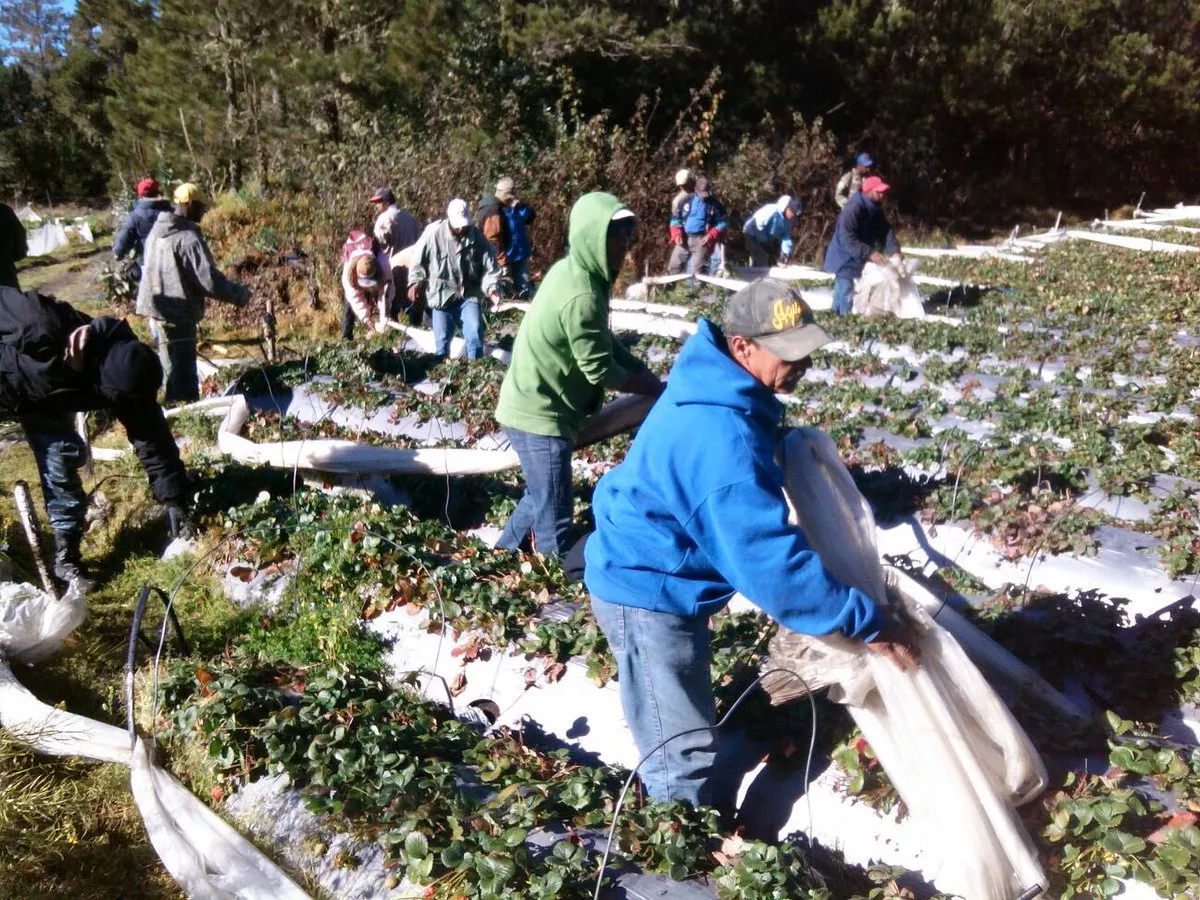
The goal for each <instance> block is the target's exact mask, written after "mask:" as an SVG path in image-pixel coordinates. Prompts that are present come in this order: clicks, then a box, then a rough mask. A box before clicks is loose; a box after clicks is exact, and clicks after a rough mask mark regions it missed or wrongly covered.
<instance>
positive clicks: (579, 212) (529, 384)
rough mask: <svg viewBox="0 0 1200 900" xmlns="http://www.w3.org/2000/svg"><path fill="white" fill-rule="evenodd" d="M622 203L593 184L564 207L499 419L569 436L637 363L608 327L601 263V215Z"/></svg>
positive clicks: (609, 277)
mask: <svg viewBox="0 0 1200 900" xmlns="http://www.w3.org/2000/svg"><path fill="white" fill-rule="evenodd" d="M624 208H625V207H624V204H622V203H621V201H620V200H618V199H617V198H616V197H614V196H613V195H612V194H605V193H600V192H596V193H591V194H584V195H583V196H582V197H580V198H579V199H578V200H577V201H576V202H575V205H574V206H573V207H572V208H571V220H570V225H569V227H568V231H567V234H568V238H569V240H570V249H569V251H568V252H567V256H566V258H564V259H560V260H559V261H558V262H556V263H555V264H554V265H553V266H552V267H551V269H550V271H549V272H547V273H546V278H545V280H543V281H542V284H541V286H540V287H539V288H538V291H537V294H536V295H535V296H534V299H533V303H532V304H530V307H529V312H527V313H526V314H525V318H524V319H523V320H522V321H521V327H520V330H518V331H517V340H516V343H515V344H514V345H513V353H512V362H511V363H510V364H509V367H508V372H507V373H506V374H505V376H504V384H503V385H501V387H500V403H499V405H498V406H497V407H496V419H497V421H499V422H500V424H502V425H507V426H508V427H509V428H516V429H518V430H519V431H527V432H529V433H530V434H541V435H551V436H555V437H566V438H570V439H572V440H574V438H575V436H576V435H577V434H578V433H579V430H580V429H581V428H582V427H583V424H584V422H586V421H587V419H588V418H590V417H591V416H592V415H593V414H594V413H595V412H596V411H597V410H598V409H599V408H600V404H601V402H602V401H603V399H604V389H605V388H606V387H607V388H612V387H616V386H617V385H619V384H621V383H622V382H624V381H625V379H627V378H628V377H629V375H630V374H631V373H632V372H634V371H636V370H637V369H640V368H642V364H641V363H640V362H639V361H638V360H637V359H636V358H635V357H634V356H633V354H632V353H630V352H629V350H627V349H626V348H625V346H624V345H623V344H621V342H620V341H618V340H617V339H616V338H615V337H613V334H612V332H611V331H610V330H609V328H608V301H609V296H610V295H611V293H612V285H613V280H614V279H615V278H616V276H617V273H616V272H610V271H609V270H608V223H609V222H610V221H611V220H612V217H613V214H614V213H616V212H617V211H618V210H620V209H624Z"/></svg>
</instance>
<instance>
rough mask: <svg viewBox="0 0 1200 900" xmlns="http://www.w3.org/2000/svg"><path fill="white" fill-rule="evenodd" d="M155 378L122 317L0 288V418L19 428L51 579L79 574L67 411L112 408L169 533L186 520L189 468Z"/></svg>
mask: <svg viewBox="0 0 1200 900" xmlns="http://www.w3.org/2000/svg"><path fill="white" fill-rule="evenodd" d="M162 377H163V375H162V364H161V363H160V362H159V361H158V354H156V353H155V352H154V350H153V349H151V348H150V347H148V346H146V345H145V344H143V343H141V342H140V341H139V340H138V339H137V337H136V336H135V335H134V333H133V330H132V329H131V328H130V327H129V324H128V323H127V322H125V320H124V319H115V318H112V317H110V316H99V317H97V318H95V319H93V318H91V317H90V316H87V315H85V314H84V313H81V312H79V310H77V309H75V308H74V307H72V306H70V305H69V304H67V303H62V302H60V301H58V300H55V299H54V298H52V297H43V296H40V295H39V294H38V293H37V292H36V291H29V292H28V293H21V292H20V291H18V290H16V289H15V288H10V287H4V288H0V419H16V420H17V421H18V422H20V423H21V426H22V427H23V429H24V431H25V436H26V438H27V440H28V441H29V444H30V447H31V448H32V449H33V454H34V458H35V459H36V460H37V466H38V473H39V475H40V476H41V482H42V493H43V496H44V497H45V501H46V514H47V517H48V518H49V520H50V526H51V528H53V529H54V572H55V574H56V575H57V576H58V577H59V578H60V579H62V580H63V581H64V582H69V581H71V580H73V579H75V578H78V577H80V576H81V575H82V567H81V561H80V553H79V544H80V541H81V539H82V537H83V526H84V514H85V513H86V511H87V494H86V493H85V492H84V490H83V483H82V481H81V480H80V478H79V471H78V470H79V467H80V466H81V465H83V463H84V461H85V457H86V450H85V448H84V446H83V441H82V439H81V438H80V437H79V435H78V434H76V433H75V431H74V430H73V428H72V427H71V425H72V422H71V413H73V412H79V411H83V410H93V409H109V410H112V411H113V413H114V414H115V415H116V417H117V419H118V420H119V421H120V422H121V424H122V425H123V426H124V427H125V433H126V434H127V435H128V436H129V442H130V443H131V444H133V449H134V452H135V453H136V454H137V456H138V459H139V460H140V461H141V464H142V468H143V469H144V470H145V472H146V476H147V477H148V478H149V480H150V487H151V490H152V491H153V493H154V498H155V499H156V500H157V501H158V502H159V503H162V504H163V505H165V506H166V507H167V510H168V513H169V515H170V518H171V523H172V528H173V530H177V529H178V527H179V526H180V525H182V524H184V523H186V522H187V509H188V479H187V470H186V469H185V468H184V466H183V462H182V460H180V458H179V448H178V447H176V445H175V439H174V438H173V437H172V436H171V430H170V428H169V427H168V426H167V420H166V417H165V416H164V415H163V411H162V407H161V406H159V405H158V400H157V395H158V389H159V387H160V386H161V385H162Z"/></svg>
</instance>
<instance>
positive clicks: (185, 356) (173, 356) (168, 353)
mask: <svg viewBox="0 0 1200 900" xmlns="http://www.w3.org/2000/svg"><path fill="white" fill-rule="evenodd" d="M150 334H151V335H152V336H153V337H154V340H155V342H156V343H157V344H158V359H159V361H160V362H161V363H162V367H163V383H164V384H165V385H166V388H167V389H166V392H165V394H164V396H163V402H164V403H171V402H172V401H175V400H188V401H191V400H199V399H200V376H199V374H198V373H197V372H196V341H197V339H198V338H199V334H200V329H199V326H198V325H197V324H196V323H195V322H167V321H165V320H164V319H151V320H150Z"/></svg>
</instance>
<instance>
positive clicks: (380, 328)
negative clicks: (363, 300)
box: [374, 318, 387, 334]
mask: <svg viewBox="0 0 1200 900" xmlns="http://www.w3.org/2000/svg"><path fill="white" fill-rule="evenodd" d="M374 327H375V333H376V334H383V333H384V332H385V331H387V321H386V320H384V319H382V318H380V319H376V320H375V326H374Z"/></svg>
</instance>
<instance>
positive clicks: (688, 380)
mask: <svg viewBox="0 0 1200 900" xmlns="http://www.w3.org/2000/svg"><path fill="white" fill-rule="evenodd" d="M659 402H660V403H662V402H666V403H670V404H673V405H675V406H692V405H700V406H724V407H728V408H729V409H733V410H736V411H737V412H739V413H743V414H745V415H748V416H750V417H752V418H754V419H760V420H762V421H764V422H768V423H773V424H778V423H779V421H780V419H781V417H782V416H783V404H782V403H780V402H779V401H778V400H777V399H775V394H774V392H773V391H772V390H771V389H770V388H768V387H767V386H766V385H764V384H763V383H762V382H761V381H759V380H758V379H757V378H755V377H754V376H753V375H751V374H750V373H749V372H747V371H746V370H745V369H743V368H742V367H741V366H739V365H738V364H737V362H736V361H735V360H734V358H733V357H732V356H730V355H729V349H728V346H727V344H726V342H725V335H724V334H723V333H722V332H721V329H720V328H718V327H717V326H716V325H714V324H713V323H712V322H710V321H709V320H708V319H701V320H700V321H699V322H698V323H697V325H696V333H695V334H694V335H692V336H691V337H690V338H688V339H687V342H686V343H684V345H683V349H682V350H680V351H679V357H678V358H677V359H676V360H675V365H674V366H673V367H672V369H671V377H670V378H669V379H668V380H667V388H666V391H665V392H664V393H663V396H662V400H660V401H659Z"/></svg>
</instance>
